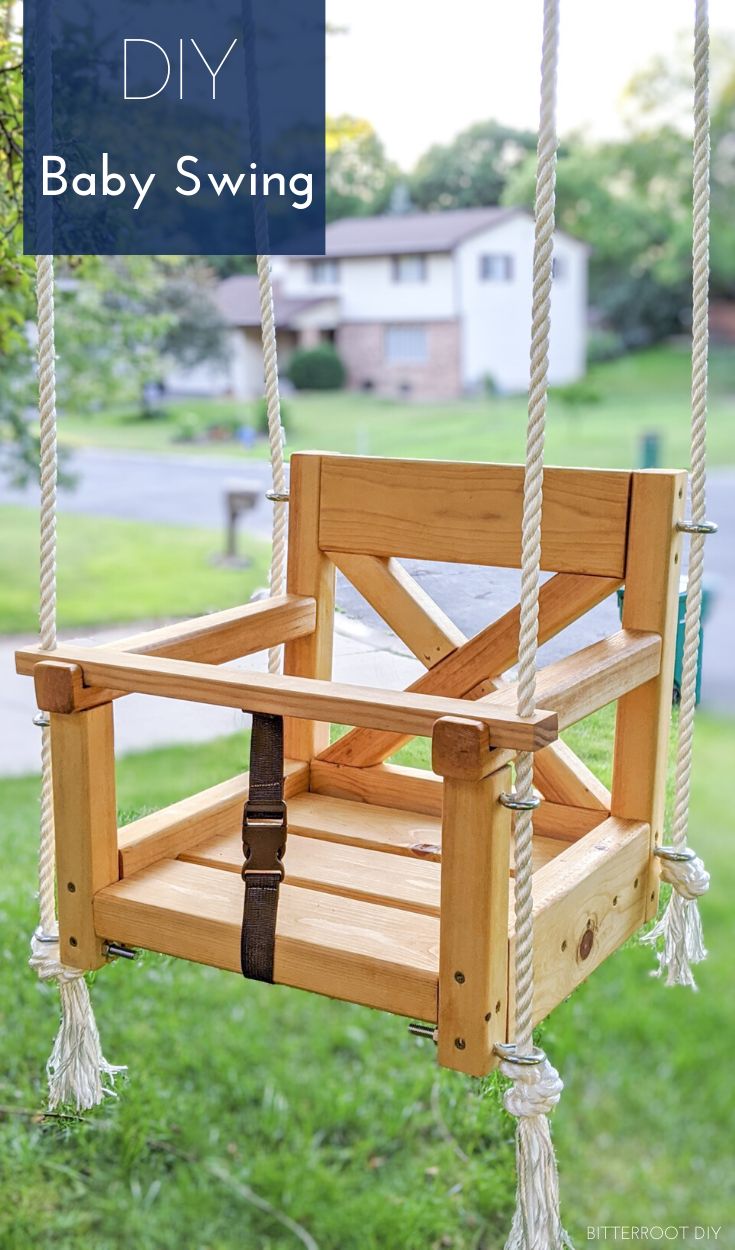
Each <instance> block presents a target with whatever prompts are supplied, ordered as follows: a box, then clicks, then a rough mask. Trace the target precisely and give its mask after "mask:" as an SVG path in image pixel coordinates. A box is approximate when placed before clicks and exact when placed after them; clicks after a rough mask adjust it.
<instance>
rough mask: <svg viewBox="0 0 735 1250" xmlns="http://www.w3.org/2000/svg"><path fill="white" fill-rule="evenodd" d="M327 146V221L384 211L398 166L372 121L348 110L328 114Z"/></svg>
mask: <svg viewBox="0 0 735 1250" xmlns="http://www.w3.org/2000/svg"><path fill="white" fill-rule="evenodd" d="M326 147H327V221H335V220H336V219H337V218H338V217H366V216H369V215H370V214H371V213H382V212H384V211H385V209H386V208H387V207H388V204H389V202H390V197H391V192H392V190H393V187H394V185H395V182H396V179H397V178H398V168H397V166H396V165H394V164H393V162H392V161H390V160H389V159H388V157H387V155H386V152H385V148H384V147H383V144H382V142H381V140H380V139H379V138H378V136H377V134H376V133H375V130H374V129H373V127H372V126H371V124H370V122H368V121H365V119H364V118H362V117H351V116H350V115H349V114H347V113H343V114H341V115H340V116H339V117H328V118H327V135H326Z"/></svg>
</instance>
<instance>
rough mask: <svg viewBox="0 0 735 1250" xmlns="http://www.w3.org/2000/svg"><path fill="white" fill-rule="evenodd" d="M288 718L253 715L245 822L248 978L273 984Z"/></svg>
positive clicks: (243, 959)
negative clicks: (284, 753)
mask: <svg viewBox="0 0 735 1250" xmlns="http://www.w3.org/2000/svg"><path fill="white" fill-rule="evenodd" d="M286 832H287V820H286V804H285V802H284V798H283V717H281V716H271V715H270V714H266V713H264V712H254V713H253V729H252V734H251V738H250V784H249V788H248V798H247V801H246V803H245V809H244V811H243V818H242V847H243V854H244V856H245V862H244V864H243V869H242V876H243V881H244V882H245V902H244V908H243V917H242V932H241V934H240V966H241V968H242V974H243V976H244V977H249V978H250V979H252V980H255V981H272V980H273V953H274V947H275V940H276V918H277V915H278V891H279V888H280V885H281V881H282V880H283V876H284V869H283V856H284V853H285V850H286Z"/></svg>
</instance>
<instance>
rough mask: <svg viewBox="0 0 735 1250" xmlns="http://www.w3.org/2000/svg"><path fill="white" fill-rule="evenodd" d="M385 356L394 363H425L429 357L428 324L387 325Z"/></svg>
mask: <svg viewBox="0 0 735 1250" xmlns="http://www.w3.org/2000/svg"><path fill="white" fill-rule="evenodd" d="M385 358H386V360H387V361H388V363H389V364H392V365H408V364H411V365H423V364H426V361H427V360H428V359H429V344H428V340H427V335H426V326H409V325H405V326H386V330H385Z"/></svg>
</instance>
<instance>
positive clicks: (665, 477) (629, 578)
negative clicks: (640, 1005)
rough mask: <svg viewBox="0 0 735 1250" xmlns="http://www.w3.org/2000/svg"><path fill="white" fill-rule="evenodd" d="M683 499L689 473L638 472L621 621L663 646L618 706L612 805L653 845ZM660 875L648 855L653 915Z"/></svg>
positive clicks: (659, 815) (659, 814)
mask: <svg viewBox="0 0 735 1250" xmlns="http://www.w3.org/2000/svg"><path fill="white" fill-rule="evenodd" d="M685 502H686V474H685V473H664V472H656V471H649V472H642V473H634V474H633V489H632V498H631V516H630V541H629V547H628V562H627V568H626V574H625V604H624V608H623V624H624V625H625V626H626V627H627V628H628V629H651V630H655V631H656V633H658V634H661V636H662V638H663V648H662V654H661V665H660V669H659V672H658V675H657V676H654V678H653V679H652V680H651V681H650V682H648V683H647V684H646V685H645V686H641V687H639V688H638V689H637V690H634V691H632V693H630V694H628V695H627V697H626V698H624V699H621V700H620V703H619V704H618V714H617V722H616V729H615V751H614V757H613V784H612V811H613V813H614V814H615V815H616V816H622V817H625V818H627V819H630V820H644V821H646V822H647V823H648V824H649V825H650V828H651V843H652V848H653V845H655V843H656V842H657V841H660V839H661V835H662V831H663V820H664V801H665V790H666V769H667V761H668V746H669V724H670V721H671V698H672V687H673V680H674V652H675V646H676V621H677V599H678V593H679V574H680V571H681V550H682V536H681V534H680V533H678V531H677V529H676V522H677V521H678V520H681V518H682V517H683V515H684V506H685ZM652 848H651V849H652ZM658 880H659V875H658V869H657V866H656V863H655V860H654V858H653V856H651V865H650V871H649V873H648V885H647V890H646V899H647V906H648V912H647V916H648V917H651V916H653V915H655V912H656V908H657V905H658Z"/></svg>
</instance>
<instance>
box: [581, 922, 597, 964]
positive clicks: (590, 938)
mask: <svg viewBox="0 0 735 1250" xmlns="http://www.w3.org/2000/svg"><path fill="white" fill-rule="evenodd" d="M594 943H595V934H594V930H593V928H592V921H591V920H588V922H587V928H586V929H585V931H584V933H583V934H582V937H581V938H580V942H579V950H578V954H579V958H580V959H589V956H590V955H591V953H592V947H593V946H594Z"/></svg>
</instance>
